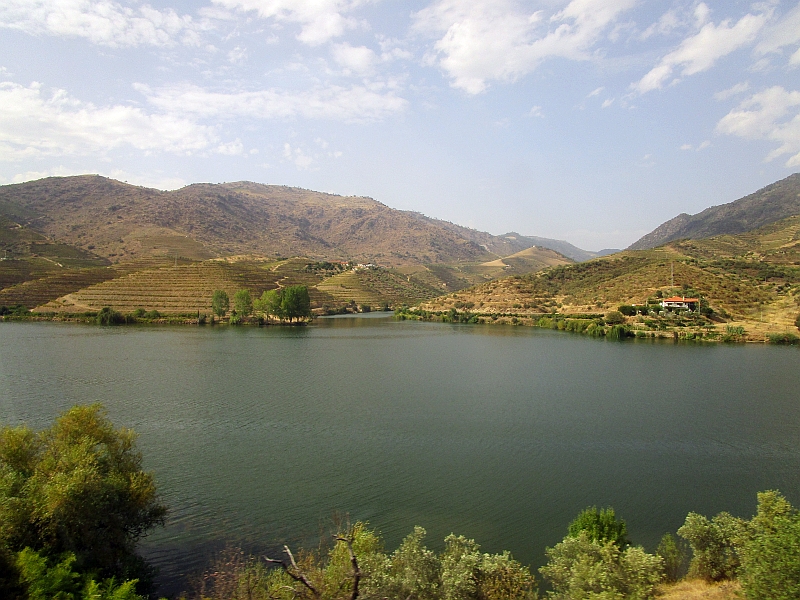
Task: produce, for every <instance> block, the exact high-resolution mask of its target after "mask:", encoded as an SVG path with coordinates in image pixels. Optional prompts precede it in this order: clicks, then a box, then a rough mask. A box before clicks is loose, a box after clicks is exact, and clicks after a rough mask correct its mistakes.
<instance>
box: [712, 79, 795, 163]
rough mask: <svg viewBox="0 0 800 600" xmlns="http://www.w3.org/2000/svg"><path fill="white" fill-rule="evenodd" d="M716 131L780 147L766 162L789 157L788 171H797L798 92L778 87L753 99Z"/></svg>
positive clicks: (758, 94)
mask: <svg viewBox="0 0 800 600" xmlns="http://www.w3.org/2000/svg"><path fill="white" fill-rule="evenodd" d="M717 131H718V132H719V133H724V134H728V135H735V136H738V137H741V138H745V139H751V140H770V141H773V142H777V143H778V144H780V146H778V147H777V148H776V149H775V150H773V151H772V152H770V153H769V154H768V155H767V157H766V158H765V160H767V161H770V160H773V159H775V158H777V157H779V156H783V155H785V154H790V155H791V156H790V157H789V160H788V161H787V162H786V166H787V167H800V92H798V91H787V90H786V89H784V88H783V87H781V86H777V85H776V86H774V87H771V88H769V89H766V90H764V91H763V92H759V93H757V94H754V95H752V96H751V97H750V98H747V99H746V100H744V101H743V102H742V103H741V104H739V106H738V107H736V108H735V109H734V110H732V111H730V112H729V113H728V114H727V115H725V116H724V117H723V118H722V119H721V120H720V121H719V123H717Z"/></svg>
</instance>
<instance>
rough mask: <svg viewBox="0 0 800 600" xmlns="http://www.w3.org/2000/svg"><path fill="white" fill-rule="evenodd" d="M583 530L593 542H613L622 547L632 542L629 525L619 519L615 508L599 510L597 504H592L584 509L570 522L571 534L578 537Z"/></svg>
mask: <svg viewBox="0 0 800 600" xmlns="http://www.w3.org/2000/svg"><path fill="white" fill-rule="evenodd" d="M582 531H583V532H585V533H586V536H587V537H588V539H589V541H592V542H601V543H605V542H612V543H614V544H616V545H617V546H619V547H620V548H625V547H626V546H628V545H629V544H630V541H629V540H628V526H627V525H626V524H625V521H623V520H619V521H618V520H617V516H616V514H615V513H614V509H613V508H603V509H601V510H597V507H596V506H592V507H590V508H587V509H585V510H582V511H581V512H580V514H579V515H578V516H577V517H575V520H574V521H572V523H570V524H569V535H570V537H574V538H576V537H578V536H579V534H580V533H581V532H582Z"/></svg>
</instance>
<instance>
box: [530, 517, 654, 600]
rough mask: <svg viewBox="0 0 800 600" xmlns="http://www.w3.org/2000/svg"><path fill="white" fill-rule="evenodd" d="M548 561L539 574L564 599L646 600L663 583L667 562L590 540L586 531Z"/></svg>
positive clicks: (550, 552)
mask: <svg viewBox="0 0 800 600" xmlns="http://www.w3.org/2000/svg"><path fill="white" fill-rule="evenodd" d="M545 554H546V555H547V558H548V561H547V564H546V565H545V566H543V567H542V568H541V569H539V572H540V573H541V574H542V575H543V576H544V578H545V579H547V580H548V581H550V583H551V585H552V587H553V593H552V594H551V597H554V598H563V599H565V600H566V599H572V598H576V599H577V598H580V599H586V600H589V599H597V600H601V599H603V600H604V599H614V600H644V599H646V598H652V597H653V596H654V594H655V587H656V586H657V585H658V584H659V583H660V582H661V581H662V580H663V578H664V574H663V570H664V561H663V559H662V558H661V557H660V556H655V555H652V554H647V553H646V552H645V551H644V550H643V549H642V548H641V547H639V546H631V547H628V548H626V549H625V550H622V549H621V548H620V547H619V546H618V545H617V544H615V543H614V542H612V541H607V542H599V541H592V540H590V539H589V535H588V533H587V532H586V531H581V532H580V533H579V534H578V537H570V536H567V537H565V538H564V540H563V541H562V542H561V543H559V544H556V545H555V547H553V548H547V550H545Z"/></svg>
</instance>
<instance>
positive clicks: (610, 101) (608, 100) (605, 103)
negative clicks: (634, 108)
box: [600, 98, 614, 108]
mask: <svg viewBox="0 0 800 600" xmlns="http://www.w3.org/2000/svg"><path fill="white" fill-rule="evenodd" d="M612 104H614V99H613V98H606V99H605V100H603V104H602V105H600V108H608V107H609V106H611V105H612Z"/></svg>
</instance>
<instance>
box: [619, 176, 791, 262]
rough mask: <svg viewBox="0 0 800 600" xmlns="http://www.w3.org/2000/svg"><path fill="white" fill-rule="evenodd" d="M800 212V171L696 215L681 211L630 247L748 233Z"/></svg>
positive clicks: (642, 247) (641, 247)
mask: <svg viewBox="0 0 800 600" xmlns="http://www.w3.org/2000/svg"><path fill="white" fill-rule="evenodd" d="M798 214H800V173H795V174H794V175H790V176H789V177H787V178H786V179H782V180H781V181H778V182H776V183H773V184H771V185H768V186H767V187H765V188H762V189H760V190H758V191H757V192H755V193H753V194H750V195H749V196H745V197H744V198H740V199H739V200H736V201H734V202H730V203H728V204H720V205H719V206H712V207H710V208H707V209H705V210H704V211H703V212H700V213H698V214H696V215H687V214H686V213H683V214H680V215H678V216H677V217H675V218H673V219H670V220H669V221H667V222H666V223H663V224H662V225H660V226H659V227H657V228H656V229H655V230H653V231H652V232H650V233H648V234H647V235H645V236H644V237H642V238H641V239H639V240H637V241H636V242H634V243H633V244H631V245H630V246H629V247H628V250H646V249H650V248H656V247H658V246H662V245H664V244H666V243H667V242H671V241H673V240H679V239H687V238H688V239H702V238H708V237H712V236H715V235H722V234H737V233H744V232H745V231H751V230H753V229H757V228H758V227H761V226H763V225H767V224H768V223H774V222H775V221H779V220H781V219H785V218H786V217H791V216H793V215H798Z"/></svg>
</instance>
